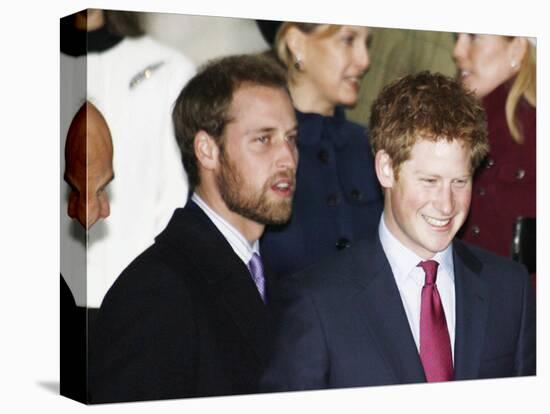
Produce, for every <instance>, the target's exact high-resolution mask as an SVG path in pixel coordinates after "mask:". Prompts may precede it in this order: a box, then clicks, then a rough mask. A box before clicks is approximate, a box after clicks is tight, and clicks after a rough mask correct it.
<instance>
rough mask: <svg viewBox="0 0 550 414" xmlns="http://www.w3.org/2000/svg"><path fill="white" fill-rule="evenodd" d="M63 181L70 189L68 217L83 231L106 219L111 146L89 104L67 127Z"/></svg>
mask: <svg viewBox="0 0 550 414" xmlns="http://www.w3.org/2000/svg"><path fill="white" fill-rule="evenodd" d="M64 178H65V181H66V182H67V184H68V185H69V187H70V188H71V192H70V194H69V203H68V206H67V214H68V215H69V217H71V218H73V219H75V220H77V221H78V222H79V223H80V224H81V225H82V227H84V228H85V229H86V230H89V229H90V227H92V226H93V225H94V224H95V223H96V222H97V221H98V220H99V219H101V218H107V217H109V211H110V208H109V197H108V195H107V192H106V187H107V185H108V184H109V183H110V182H111V180H112V179H113V178H114V173H113V142H112V139H111V132H110V131H109V126H108V125H107V123H106V122H105V118H103V115H101V112H99V111H98V110H97V108H96V107H95V106H94V105H93V104H92V103H90V102H86V103H85V104H84V105H82V107H81V108H80V109H79V111H78V112H77V113H76V115H75V117H74V119H73V122H72V123H71V126H70V127H69V133H68V135H67V141H66V142H65V174H64Z"/></svg>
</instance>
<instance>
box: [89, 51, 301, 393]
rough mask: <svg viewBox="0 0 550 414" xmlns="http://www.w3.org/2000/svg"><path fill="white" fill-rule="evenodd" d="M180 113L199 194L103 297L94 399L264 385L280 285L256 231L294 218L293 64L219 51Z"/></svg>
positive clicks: (94, 351) (180, 132)
mask: <svg viewBox="0 0 550 414" xmlns="http://www.w3.org/2000/svg"><path fill="white" fill-rule="evenodd" d="M173 121H174V127H175V133H176V138H177V141H178V145H179V147H180V149H181V153H182V159H183V164H184V166H185V169H186V171H187V174H188V177H189V184H190V189H191V191H190V193H191V196H190V198H189V200H188V202H187V204H186V206H185V207H184V208H182V209H177V210H176V211H175V213H174V215H173V217H172V219H171V221H170V222H169V224H168V225H167V227H166V229H165V230H164V231H163V232H162V233H160V235H159V236H158V237H157V238H156V240H155V244H154V245H153V246H151V247H150V248H149V249H147V250H146V251H145V252H144V253H142V254H141V255H140V256H138V257H137V258H136V259H135V260H134V262H132V263H131V264H130V265H129V266H128V268H126V270H125V271H124V272H123V273H122V274H121V275H120V276H119V278H118V279H117V281H116V282H115V284H114V285H113V287H112V288H111V289H110V291H109V292H108V293H107V295H106V297H105V299H104V301H103V303H102V305H101V309H100V311H99V314H98V317H97V322H96V325H95V327H96V329H95V331H93V332H91V333H90V363H89V368H90V383H89V384H90V386H89V393H90V401H91V402H115V401H135V400H149V399H161V398H181V397H198V396H214V395H232V394H245V393H254V392H257V391H258V382H259V378H260V375H261V372H262V369H263V365H264V361H265V360H266V355H265V349H266V348H267V346H266V345H267V344H266V342H267V335H268V330H269V329H268V324H267V320H268V311H267V307H266V303H268V302H269V300H270V295H271V290H272V288H273V280H272V279H271V277H270V274H269V271H268V269H263V265H262V261H261V258H260V251H259V244H258V239H259V238H260V236H261V235H262V233H263V231H264V227H265V226H266V225H268V224H281V223H284V222H285V221H286V220H288V218H289V217H290V213H291V209H292V197H293V194H294V187H295V173H296V166H297V159H298V152H297V148H296V140H297V125H296V119H295V115H294V110H293V107H292V102H291V99H290V95H289V93H288V90H287V89H286V80H285V77H284V74H283V73H282V72H281V70H280V69H279V68H278V67H277V66H275V65H274V64H273V63H271V62H270V61H269V60H267V58H265V57H261V56H244V55H243V56H232V57H227V58H223V59H220V60H217V61H214V62H212V63H210V64H208V65H207V66H206V67H205V68H204V69H203V70H201V71H200V72H199V73H198V74H197V75H196V76H195V77H194V78H193V79H191V80H190V82H189V83H188V84H187V85H186V86H185V87H184V89H183V90H182V92H181V93H180V95H179V97H178V99H177V101H176V103H175V106H174V111H173ZM143 168H147V166H143ZM136 225H139V223H136Z"/></svg>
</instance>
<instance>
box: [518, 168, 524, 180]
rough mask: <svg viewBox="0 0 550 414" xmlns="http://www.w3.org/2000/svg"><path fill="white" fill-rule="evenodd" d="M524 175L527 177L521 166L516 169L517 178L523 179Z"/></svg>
mask: <svg viewBox="0 0 550 414" xmlns="http://www.w3.org/2000/svg"><path fill="white" fill-rule="evenodd" d="M523 177H525V170H524V169H522V168H520V169H519V170H517V171H516V178H517V179H518V180H523Z"/></svg>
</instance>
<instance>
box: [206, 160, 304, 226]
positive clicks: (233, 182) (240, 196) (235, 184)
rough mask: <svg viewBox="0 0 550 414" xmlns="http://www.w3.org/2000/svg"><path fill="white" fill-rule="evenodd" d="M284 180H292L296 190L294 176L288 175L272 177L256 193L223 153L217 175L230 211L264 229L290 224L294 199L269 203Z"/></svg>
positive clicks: (219, 189)
mask: <svg viewBox="0 0 550 414" xmlns="http://www.w3.org/2000/svg"><path fill="white" fill-rule="evenodd" d="M281 178H286V179H289V180H290V181H291V183H292V188H295V173H293V172H291V171H286V172H284V173H279V174H277V175H275V176H273V177H271V178H270V179H269V180H268V181H267V182H266V183H265V184H264V185H263V187H262V189H261V190H259V191H258V190H254V189H252V188H250V187H249V186H248V182H247V180H246V177H243V176H242V174H241V173H240V171H239V169H238V168H237V166H236V165H235V164H234V163H233V162H232V161H231V160H230V159H228V158H227V157H226V156H225V153H224V151H223V150H222V151H220V172H219V174H217V175H216V184H217V186H218V191H219V192H220V195H221V197H222V199H223V201H224V202H225V204H226V205H227V207H228V208H229V210H231V211H233V212H234V213H237V214H239V215H241V216H243V217H246V218H247V219H250V220H253V221H255V222H257V223H260V224H264V225H280V224H284V223H286V222H287V221H288V219H289V218H290V214H291V213H292V197H288V198H285V199H281V200H279V201H270V200H269V199H268V194H269V191H270V188H271V187H272V186H273V185H274V184H275V183H276V182H277V181H278V180H280V179H281Z"/></svg>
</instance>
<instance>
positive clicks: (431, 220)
mask: <svg viewBox="0 0 550 414" xmlns="http://www.w3.org/2000/svg"><path fill="white" fill-rule="evenodd" d="M422 218H423V219H424V220H425V221H426V223H428V224H429V225H431V226H434V227H445V226H446V225H448V224H449V223H450V222H451V219H450V218H448V219H437V218H435V217H430V216H425V215H424V214H423V215H422Z"/></svg>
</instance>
